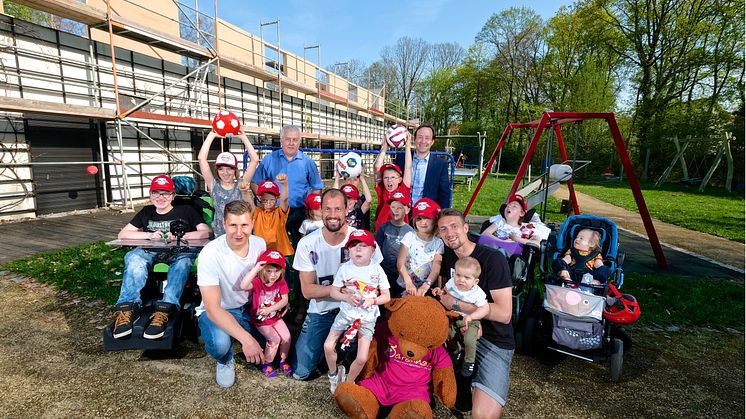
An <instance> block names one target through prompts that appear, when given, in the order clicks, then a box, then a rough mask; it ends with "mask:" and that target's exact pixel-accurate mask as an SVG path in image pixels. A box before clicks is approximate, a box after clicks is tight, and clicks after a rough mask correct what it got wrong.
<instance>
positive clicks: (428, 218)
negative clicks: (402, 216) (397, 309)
mask: <svg viewBox="0 0 746 419" xmlns="http://www.w3.org/2000/svg"><path fill="white" fill-rule="evenodd" d="M439 212H440V206H439V205H438V204H437V203H435V201H433V200H432V199H430V198H422V199H420V200H419V201H417V202H416V203H415V204H414V206H413V207H412V222H413V223H414V230H415V231H413V232H409V233H407V234H405V235H404V237H403V238H402V240H401V247H400V248H399V257H398V258H397V261H396V267H397V268H398V269H399V279H398V280H397V281H396V282H397V283H398V284H399V286H400V287H402V288H404V292H403V293H402V295H401V296H402V297H404V296H406V295H419V296H422V295H425V293H427V291H428V290H429V289H430V287H432V285H433V281H435V280H436V279H437V278H438V274H439V273H440V263H441V260H442V258H443V250H444V247H443V240H441V239H440V237H435V228H436V225H435V219H436V218H438V213H439Z"/></svg>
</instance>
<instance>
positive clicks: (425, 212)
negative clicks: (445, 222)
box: [412, 198, 440, 220]
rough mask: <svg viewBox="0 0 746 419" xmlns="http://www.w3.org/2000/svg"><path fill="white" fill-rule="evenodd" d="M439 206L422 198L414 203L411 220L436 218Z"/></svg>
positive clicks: (430, 200) (428, 199)
mask: <svg viewBox="0 0 746 419" xmlns="http://www.w3.org/2000/svg"><path fill="white" fill-rule="evenodd" d="M439 212H440V205H438V204H437V203H436V202H435V201H433V200H432V199H430V198H422V199H420V200H419V201H417V202H415V203H414V206H413V207H412V218H417V217H425V218H430V219H433V220H434V219H436V218H438V213H439Z"/></svg>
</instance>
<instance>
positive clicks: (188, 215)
mask: <svg viewBox="0 0 746 419" xmlns="http://www.w3.org/2000/svg"><path fill="white" fill-rule="evenodd" d="M178 219H182V220H184V221H186V222H187V224H189V228H188V229H187V231H195V230H197V225H198V224H202V223H204V221H203V220H202V217H200V215H199V214H198V213H197V211H196V210H195V209H194V208H192V207H190V206H187V205H177V206H175V207H173V208H172V209H171V211H169V212H167V213H165V214H158V213H157V212H156V211H155V205H146V206H144V207H143V209H141V210H140V212H138V213H137V214H135V216H134V217H132V221H130V224H132V225H133V226H135V227H137V228H139V229H142V230H143V231H150V232H155V231H161V232H164V233H165V232H168V231H170V230H171V221H174V220H178Z"/></svg>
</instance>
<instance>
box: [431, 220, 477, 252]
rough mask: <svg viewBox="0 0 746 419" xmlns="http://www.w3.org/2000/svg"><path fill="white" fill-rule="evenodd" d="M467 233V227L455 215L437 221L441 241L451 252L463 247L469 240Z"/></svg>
mask: <svg viewBox="0 0 746 419" xmlns="http://www.w3.org/2000/svg"><path fill="white" fill-rule="evenodd" d="M468 231H469V226H468V225H466V223H464V222H463V221H461V218H459V217H457V216H455V215H449V216H445V217H441V218H440V219H439V220H438V233H439V234H440V238H441V239H443V243H445V245H446V246H448V247H450V248H451V249H453V250H456V249H458V248H459V247H461V246H463V245H464V244H465V243H466V242H467V241H468V240H469V237H468V236H467V233H468Z"/></svg>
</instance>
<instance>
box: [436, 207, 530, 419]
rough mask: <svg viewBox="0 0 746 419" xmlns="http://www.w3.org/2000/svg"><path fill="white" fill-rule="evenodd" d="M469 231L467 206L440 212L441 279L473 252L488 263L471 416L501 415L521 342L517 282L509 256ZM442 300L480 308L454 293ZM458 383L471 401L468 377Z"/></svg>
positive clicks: (455, 306) (463, 308)
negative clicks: (516, 335) (516, 327)
mask: <svg viewBox="0 0 746 419" xmlns="http://www.w3.org/2000/svg"><path fill="white" fill-rule="evenodd" d="M468 232H469V225H468V224H466V220H465V219H464V215H463V214H462V213H461V212H459V211H457V210H454V209H452V208H446V209H444V210H443V211H441V212H440V215H439V216H438V233H439V235H440V238H441V239H443V243H445V247H446V249H445V253H444V254H443V262H442V264H441V268H440V276H441V283H445V282H446V281H448V279H450V278H453V276H454V272H453V268H454V265H455V264H456V261H457V260H458V259H459V258H462V257H465V256H471V257H473V258H475V259H476V260H477V261H479V265H480V266H481V267H482V273H481V274H480V275H479V282H478V285H479V287H480V288H482V290H483V291H484V292H485V294H487V302H488V304H489V307H490V313H489V314H488V315H487V317H485V318H483V319H482V337H481V338H479V340H478V341H477V359H476V361H477V362H476V364H477V371H476V374H475V375H474V379H473V380H472V382H471V404H472V409H471V416H472V417H473V418H498V417H500V415H501V414H502V409H503V407H504V406H505V404H506V403H507V401H508V388H509V386H510V363H511V361H512V359H513V349H514V348H515V342H514V341H513V324H512V322H511V318H512V315H513V299H512V285H513V284H512V281H511V277H510V270H509V268H508V262H507V260H506V259H505V256H503V255H502V254H501V253H500V252H497V251H495V250H493V249H490V248H488V247H484V246H482V245H479V244H476V243H474V242H472V241H470V240H469V236H468ZM440 303H441V304H442V305H443V307H445V308H446V310H453V311H460V312H463V313H466V314H470V313H472V312H474V311H475V310H476V309H477V307H476V306H475V305H474V304H470V303H466V302H462V301H460V300H458V299H457V298H454V297H453V296H451V295H448V294H445V295H441V296H440ZM457 384H458V391H459V397H458V400H457V405H459V404H460V403H459V400H463V399H462V398H463V396H465V395H466V396H467V398H466V404H467V405H468V392H469V382H468V379H466V378H464V377H461V376H457ZM462 406H463V405H462ZM460 410H468V408H467V409H460Z"/></svg>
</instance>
